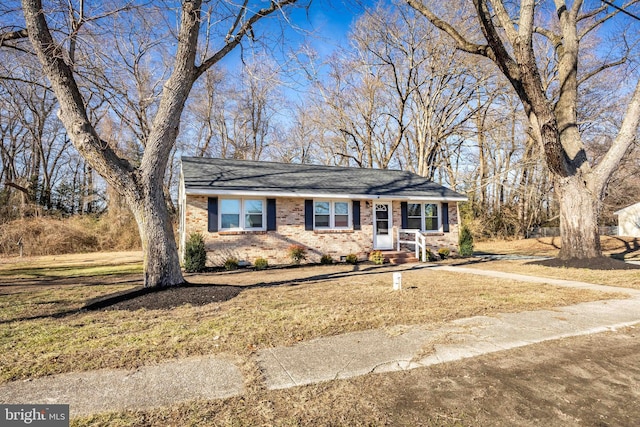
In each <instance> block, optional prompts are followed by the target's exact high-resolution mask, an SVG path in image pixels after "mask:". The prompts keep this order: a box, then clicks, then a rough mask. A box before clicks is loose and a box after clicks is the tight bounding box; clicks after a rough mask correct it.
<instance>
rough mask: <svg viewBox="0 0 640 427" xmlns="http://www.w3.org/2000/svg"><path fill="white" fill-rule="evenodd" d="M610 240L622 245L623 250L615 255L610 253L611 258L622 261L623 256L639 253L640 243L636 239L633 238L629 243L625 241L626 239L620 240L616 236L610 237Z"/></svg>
mask: <svg viewBox="0 0 640 427" xmlns="http://www.w3.org/2000/svg"><path fill="white" fill-rule="evenodd" d="M610 237H611V238H612V239H615V240H618V241H619V242H621V243H622V244H623V245H624V250H623V251H621V252H617V253H612V254H611V258H615V259H619V260H624V257H625V255H629V254H631V253H634V252H636V253H640V241H638V239H637V238H634V239H633V240H631V241H627V240H626V239H622V238H620V237H616V236H610Z"/></svg>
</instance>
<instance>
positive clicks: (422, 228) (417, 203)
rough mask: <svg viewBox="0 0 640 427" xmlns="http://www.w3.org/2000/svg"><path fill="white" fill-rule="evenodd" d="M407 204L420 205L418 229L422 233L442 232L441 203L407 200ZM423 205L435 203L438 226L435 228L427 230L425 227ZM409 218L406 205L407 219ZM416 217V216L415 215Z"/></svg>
mask: <svg viewBox="0 0 640 427" xmlns="http://www.w3.org/2000/svg"><path fill="white" fill-rule="evenodd" d="M408 204H414V205H420V231H421V232H423V233H439V232H442V203H440V202H428V201H421V202H418V201H409V202H408ZM425 205H436V209H437V212H438V228H437V229H435V230H427V229H426V228H425V224H426V222H425V220H426V218H425V217H426V216H425V212H424V209H425ZM408 218H409V211H408V206H407V220H408ZM416 218H417V217H416Z"/></svg>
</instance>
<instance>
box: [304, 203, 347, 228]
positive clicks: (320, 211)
mask: <svg viewBox="0 0 640 427" xmlns="http://www.w3.org/2000/svg"><path fill="white" fill-rule="evenodd" d="M350 224H351V210H350V209H349V203H348V202H333V201H324V200H323V201H316V202H314V204H313V226H314V228H342V229H344V228H349V226H350Z"/></svg>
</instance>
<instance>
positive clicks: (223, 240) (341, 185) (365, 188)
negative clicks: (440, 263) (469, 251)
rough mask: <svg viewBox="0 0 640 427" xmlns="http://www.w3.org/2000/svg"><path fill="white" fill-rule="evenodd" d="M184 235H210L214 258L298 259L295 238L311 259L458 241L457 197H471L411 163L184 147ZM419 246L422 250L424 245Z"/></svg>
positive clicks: (213, 261) (181, 204) (208, 242)
mask: <svg viewBox="0 0 640 427" xmlns="http://www.w3.org/2000/svg"><path fill="white" fill-rule="evenodd" d="M178 198H179V212H180V222H179V240H180V242H179V243H180V253H181V256H184V247H185V242H186V240H187V239H188V236H189V235H190V234H191V233H195V232H197V233H201V234H202V235H203V236H204V241H205V245H206V248H207V253H208V265H211V266H214V265H221V264H223V263H224V261H225V260H226V259H228V258H229V257H232V256H233V257H236V258H237V259H238V260H240V261H242V262H246V263H253V262H254V261H255V260H256V259H257V258H260V257H262V258H265V259H267V260H268V261H269V263H270V264H289V263H290V262H291V259H290V258H289V251H288V249H289V247H291V246H292V245H301V246H304V247H305V248H306V250H307V261H308V262H318V261H319V260H320V258H321V257H322V255H330V256H331V257H332V258H333V259H334V260H336V261H338V260H341V259H344V257H345V256H346V255H349V254H356V255H357V256H358V258H359V259H366V258H367V256H368V254H369V253H370V252H371V251H373V250H382V251H386V250H408V251H414V250H415V248H416V243H417V247H419V248H422V247H425V248H430V249H431V250H432V251H433V252H435V251H437V250H438V249H440V248H442V247H447V248H449V249H450V250H451V251H452V252H455V251H456V250H457V245H458V202H461V201H465V200H467V198H466V197H465V196H464V195H462V194H459V193H457V192H455V191H453V190H451V189H449V188H446V187H443V186H441V185H438V184H436V183H434V182H432V181H428V180H426V179H425V178H423V177H421V176H419V175H416V174H414V173H411V172H405V171H400V170H388V169H361V168H351V167H337V166H321V165H307V164H304V165H301V164H286V163H274V162H262V161H249V160H231V159H215V158H197V157H183V158H182V167H181V173H180V185H179V197H178ZM416 253H420V251H418V252H416Z"/></svg>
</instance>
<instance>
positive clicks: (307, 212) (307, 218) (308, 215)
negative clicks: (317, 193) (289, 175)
mask: <svg viewBox="0 0 640 427" xmlns="http://www.w3.org/2000/svg"><path fill="white" fill-rule="evenodd" d="M304 229H305V230H307V231H311V230H313V200H305V201H304Z"/></svg>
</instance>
